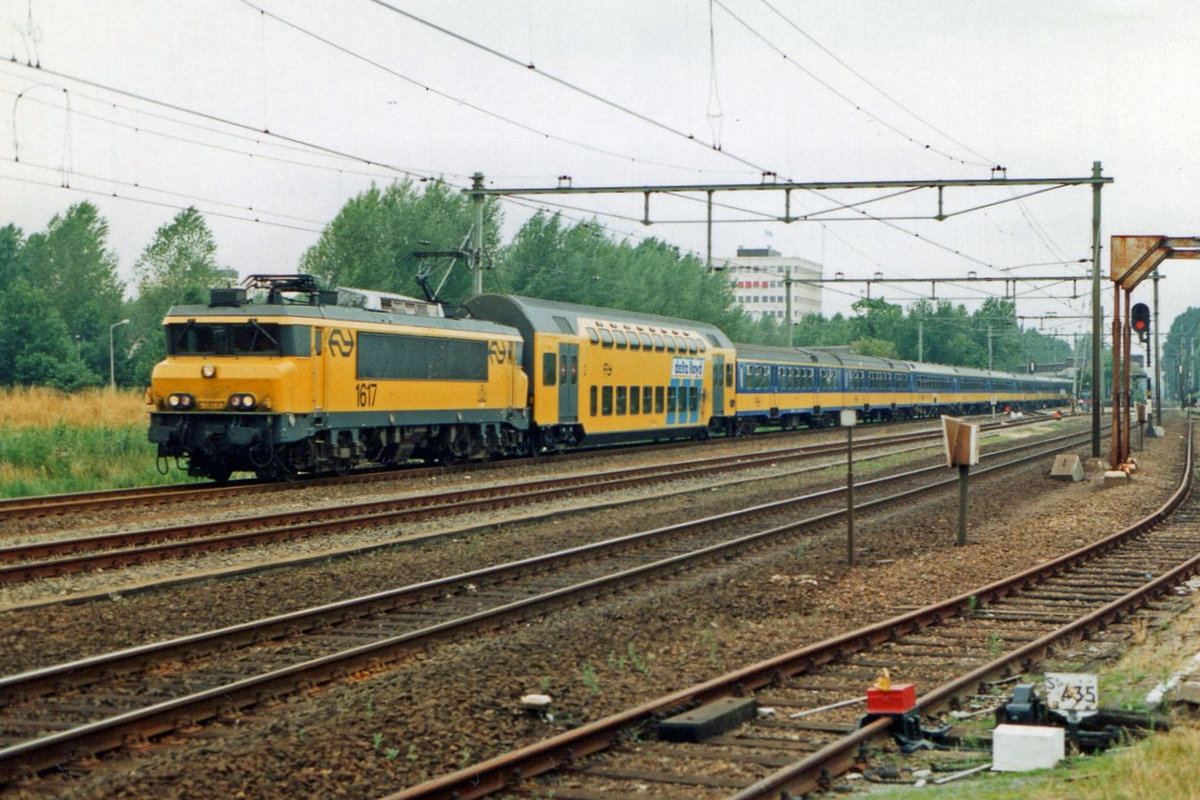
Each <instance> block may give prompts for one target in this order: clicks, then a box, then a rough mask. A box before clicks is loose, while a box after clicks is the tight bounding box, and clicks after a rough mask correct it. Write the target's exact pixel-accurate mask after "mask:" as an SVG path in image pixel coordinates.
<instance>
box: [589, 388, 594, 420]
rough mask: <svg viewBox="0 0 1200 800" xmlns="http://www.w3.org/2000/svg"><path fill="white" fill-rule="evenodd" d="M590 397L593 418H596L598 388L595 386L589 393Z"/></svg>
mask: <svg viewBox="0 0 1200 800" xmlns="http://www.w3.org/2000/svg"><path fill="white" fill-rule="evenodd" d="M588 396H589V399H590V400H591V407H592V409H591V410H592V416H593V417H594V416H596V387H595V386H593V387H592V388H591V390H590V391H589V392H588Z"/></svg>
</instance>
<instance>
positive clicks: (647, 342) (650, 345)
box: [638, 333, 654, 350]
mask: <svg viewBox="0 0 1200 800" xmlns="http://www.w3.org/2000/svg"><path fill="white" fill-rule="evenodd" d="M638 338H639V339H641V340H642V349H643V350H653V349H654V341H653V340H652V339H651V338H650V334H648V333H639V334H638Z"/></svg>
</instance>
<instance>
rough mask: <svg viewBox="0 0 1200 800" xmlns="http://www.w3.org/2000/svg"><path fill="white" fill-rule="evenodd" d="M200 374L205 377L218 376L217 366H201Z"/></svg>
mask: <svg viewBox="0 0 1200 800" xmlns="http://www.w3.org/2000/svg"><path fill="white" fill-rule="evenodd" d="M200 374H201V375H202V376H204V377H205V378H215V377H217V368H216V367H215V366H214V365H212V364H205V365H204V366H202V367H201V368H200Z"/></svg>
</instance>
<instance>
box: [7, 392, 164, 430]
mask: <svg viewBox="0 0 1200 800" xmlns="http://www.w3.org/2000/svg"><path fill="white" fill-rule="evenodd" d="M142 397H143V396H142V392H140V391H135V390H127V389H121V390H118V391H116V392H113V391H110V390H109V389H87V390H84V391H80V392H73V393H67V392H60V391H57V390H55V389H48V388H45V387H41V386H34V387H17V388H10V389H0V431H12V430H16V429H22V428H26V429H28V428H32V429H43V428H53V427H56V426H58V425H66V426H69V427H75V428H93V427H121V426H126V425H146V424H148V423H149V416H148V415H149V410H148V406H147V405H146V403H145V402H144V400H143V399H142Z"/></svg>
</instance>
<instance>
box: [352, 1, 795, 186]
mask: <svg viewBox="0 0 1200 800" xmlns="http://www.w3.org/2000/svg"><path fill="white" fill-rule="evenodd" d="M367 2H369V3H373V4H374V5H377V6H379V7H381V8H384V9H387V10H388V11H391V12H392V13H394V14H399V15H400V16H402V17H405V18H406V19H409V20H412V21H413V22H416V23H418V24H420V25H424V26H426V27H427V28H430V29H432V30H435V31H437V32H438V33H441V34H443V35H445V36H449V37H450V38H452V39H455V40H457V41H459V42H462V43H463V44H466V45H468V46H470V47H474V48H476V49H478V50H481V51H483V52H485V53H488V54H489V55H492V56H495V57H496V58H498V59H500V60H502V61H505V62H507V63H509V64H512V65H514V66H517V67H520V68H521V69H523V70H525V71H526V72H528V73H530V74H534V75H538V76H539V77H541V78H544V79H546V80H548V81H552V82H554V83H556V84H558V85H559V86H562V87H563V88H565V89H569V90H570V91H572V92H576V93H577V94H581V95H583V96H584V97H587V98H589V99H591V100H594V101H596V102H597V103H600V104H602V105H605V106H607V107H609V108H611V109H613V110H615V111H619V112H620V113H622V114H626V115H628V116H631V117H633V118H634V119H637V120H640V121H642V122H644V123H646V124H647V125H650V126H653V127H655V128H658V129H659V130H661V131H665V132H666V133H669V134H671V135H673V136H676V137H678V138H681V139H684V140H686V141H688V142H692V143H694V144H698V145H701V146H702V147H705V148H707V149H708V150H711V151H713V152H716V153H719V154H721V155H722V156H725V157H726V158H730V159H732V160H734V161H736V162H738V163H740V164H743V165H745V166H747V167H750V168H752V169H754V170H755V171H757V172H759V173H760V174H761V173H764V172H772V173H773V172H775V170H771V169H768V168H767V167H764V166H763V165H761V164H757V163H755V162H753V161H751V160H749V159H748V158H744V157H742V156H739V155H737V154H736V153H733V152H731V151H730V150H727V149H725V148H724V147H721V146H720V145H719V144H718V143H715V142H710V141H706V140H704V139H701V138H700V137H698V136H696V135H695V134H691V133H688V132H687V131H683V130H680V129H679V128H676V127H674V126H672V125H669V124H667V123H665V122H662V121H660V120H657V119H654V118H653V117H651V116H650V115H648V114H644V113H642V112H641V111H637V110H635V109H633V108H630V107H629V106H626V105H623V104H621V103H618V102H617V101H615V100H611V99H609V98H607V97H605V96H603V95H601V94H599V93H598V92H594V91H592V90H591V89H587V88H585V87H583V86H580V85H579V84H577V83H573V82H572V81H569V80H567V79H566V78H561V77H559V76H557V75H555V74H553V73H551V72H546V71H545V70H540V69H538V68H537V66H536V65H534V64H530V63H526V62H524V61H521V60H520V59H518V58H515V57H514V56H510V55H508V54H507V53H503V52H501V51H499V50H497V49H495V48H494V47H489V46H488V45H486V44H484V43H482V42H479V41H476V40H475V39H472V38H470V37H469V36H465V35H464V34H461V33H458V32H456V31H452V30H450V29H449V28H446V27H444V26H442V25H438V24H437V23H435V22H432V21H430V20H427V19H425V18H424V17H419V16H417V15H416V14H413V13H412V12H409V11H405V10H404V9H402V8H397V7H396V6H394V5H392V4H391V3H388V2H386V0H367Z"/></svg>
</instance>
